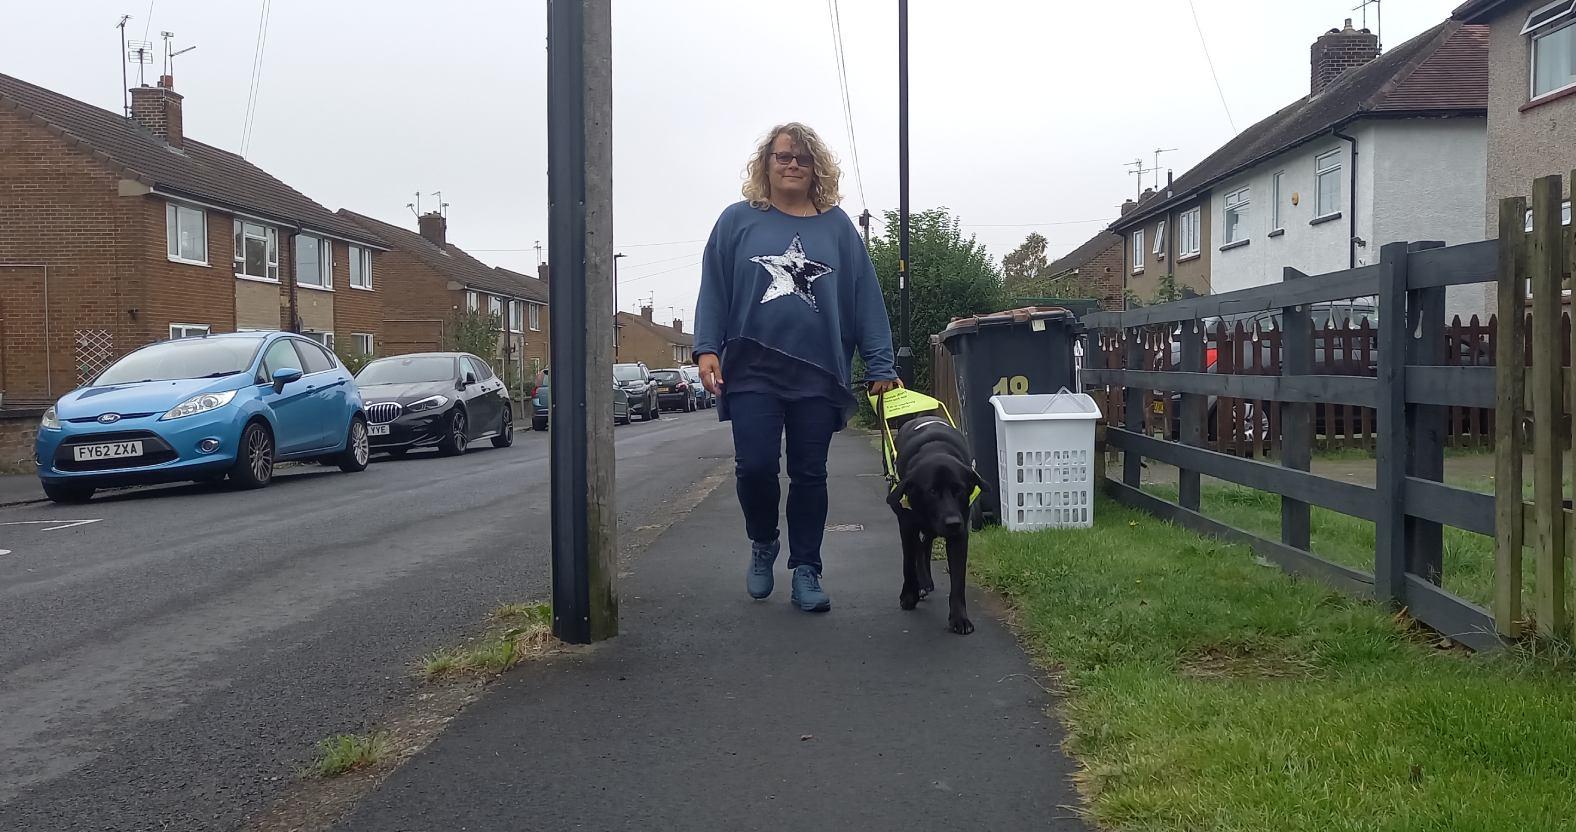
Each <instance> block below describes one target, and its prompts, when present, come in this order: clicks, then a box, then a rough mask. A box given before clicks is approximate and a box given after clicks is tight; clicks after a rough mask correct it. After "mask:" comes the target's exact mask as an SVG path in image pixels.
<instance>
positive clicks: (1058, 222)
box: [962, 217, 1111, 228]
mask: <svg viewBox="0 0 1576 832" xmlns="http://www.w3.org/2000/svg"><path fill="white" fill-rule="evenodd" d="M1110 221H1111V218H1110V217H1101V218H1100V219H1093V220H1053V221H1051V222H1003V223H980V222H966V223H962V225H963V227H964V228H1038V227H1040V226H1045V225H1091V224H1093V223H1097V222H1110Z"/></svg>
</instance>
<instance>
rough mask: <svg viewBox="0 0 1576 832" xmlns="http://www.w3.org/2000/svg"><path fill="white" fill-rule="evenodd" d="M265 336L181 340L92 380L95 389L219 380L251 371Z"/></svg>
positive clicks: (147, 351) (164, 344)
mask: <svg viewBox="0 0 1576 832" xmlns="http://www.w3.org/2000/svg"><path fill="white" fill-rule="evenodd" d="M262 343H263V339H262V336H258V337H255V338H244V337H243V338H181V339H178V340H175V341H164V342H162V343H158V344H153V345H151V346H147V347H143V348H142V349H140V350H137V351H136V352H134V353H131V354H130V355H128V356H126V357H125V358H122V359H121V360H119V361H116V362H115V363H114V364H111V365H110V366H109V368H108V369H106V370H105V371H104V372H102V373H100V374H99V377H98V378H96V379H94V380H93V384H94V386H96V387H102V386H105V385H110V384H135V383H137V382H139V381H170V380H171V379H178V378H219V377H220V376H228V375H234V374H235V373H244V372H246V371H247V370H248V369H251V366H252V359H254V358H256V357H257V348H258V347H259V346H261V345H262Z"/></svg>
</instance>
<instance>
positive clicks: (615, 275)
mask: <svg viewBox="0 0 1576 832" xmlns="http://www.w3.org/2000/svg"><path fill="white" fill-rule="evenodd" d="M628 256H629V255H627V254H625V253H623V252H622V251H621V252H619V253H617V254H615V255H613V360H615V361H616V360H618V261H620V260H622V259H624V258H625V257H628Z"/></svg>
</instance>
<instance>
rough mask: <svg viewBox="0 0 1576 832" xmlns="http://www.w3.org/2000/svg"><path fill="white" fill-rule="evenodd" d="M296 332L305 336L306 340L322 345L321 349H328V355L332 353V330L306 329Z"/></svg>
mask: <svg viewBox="0 0 1576 832" xmlns="http://www.w3.org/2000/svg"><path fill="white" fill-rule="evenodd" d="M297 334H299V335H300V336H301V337H302V338H305V339H306V340H308V341H311V342H312V343H314V344H316V345H318V346H320V347H322V348H323V349H326V350H328V352H329V354H330V355H332V354H333V353H334V333H333V332H332V331H329V330H317V329H306V330H302V331H301V332H299V333H297Z"/></svg>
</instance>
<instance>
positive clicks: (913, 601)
mask: <svg viewBox="0 0 1576 832" xmlns="http://www.w3.org/2000/svg"><path fill="white" fill-rule="evenodd" d="M897 603H898V606H900V607H902V608H903V609H905V610H911V609H913V608H915V607H917V606H919V594H918V593H914V592H907V591H905V592H903V593H902V594H900V595H898V596H897Z"/></svg>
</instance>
